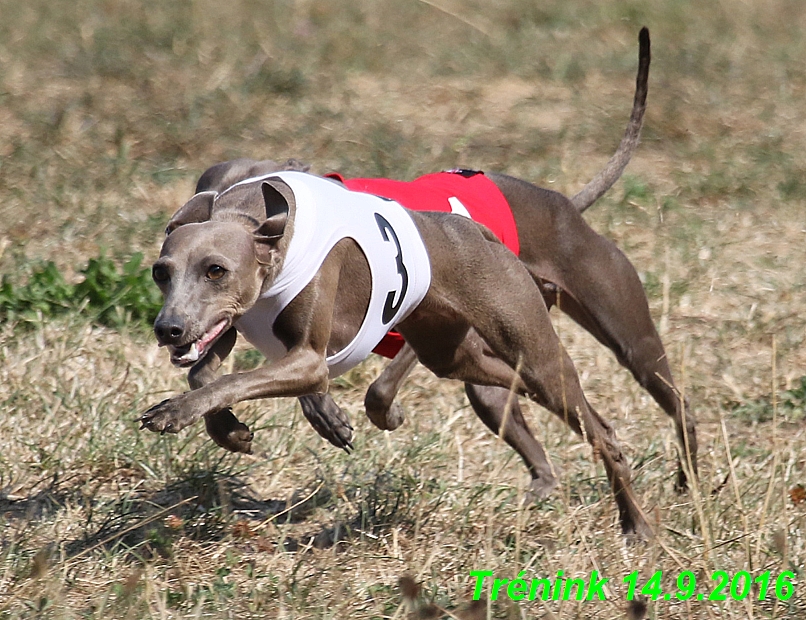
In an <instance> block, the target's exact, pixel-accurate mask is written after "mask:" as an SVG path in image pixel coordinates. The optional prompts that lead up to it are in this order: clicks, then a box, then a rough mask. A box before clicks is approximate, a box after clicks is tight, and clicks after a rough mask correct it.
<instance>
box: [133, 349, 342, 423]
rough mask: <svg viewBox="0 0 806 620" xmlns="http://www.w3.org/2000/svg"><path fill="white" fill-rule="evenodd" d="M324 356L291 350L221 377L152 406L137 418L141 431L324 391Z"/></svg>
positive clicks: (325, 366) (311, 350) (326, 381)
mask: <svg viewBox="0 0 806 620" xmlns="http://www.w3.org/2000/svg"><path fill="white" fill-rule="evenodd" d="M327 383H328V371H327V364H326V363H325V356H324V355H323V354H322V353H321V352H317V351H315V350H314V349H313V348H310V347H307V346H300V347H297V348H295V349H292V350H291V351H289V352H288V354H287V355H285V356H284V357H283V358H281V359H280V360H278V361H277V362H276V363H273V364H268V365H266V366H262V367H261V368H258V369H256V370H252V371H250V372H244V373H236V374H232V375H225V376H223V377H220V378H218V379H216V380H215V381H213V382H212V383H208V384H206V385H204V386H202V387H200V388H199V389H197V390H193V391H191V392H185V393H184V394H181V395H179V396H175V397H173V398H169V399H168V400H164V401H162V402H161V403H159V404H157V405H154V406H153V407H151V408H150V409H149V410H148V411H146V412H145V413H144V414H143V415H142V416H141V417H140V422H141V423H142V426H141V428H147V429H148V430H150V431H154V432H159V433H178V432H179V431H181V430H182V429H183V428H185V427H186V426H189V425H190V424H193V423H194V422H196V421H197V420H198V419H199V418H200V417H202V416H207V415H210V414H213V413H215V412H217V411H219V410H221V409H225V408H227V407H230V406H232V405H234V404H235V403H238V402H241V401H244V400H254V399H257V398H272V397H276V396H302V395H304V394H311V393H316V392H325V391H326V390H327Z"/></svg>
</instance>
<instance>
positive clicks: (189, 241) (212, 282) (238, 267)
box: [152, 178, 294, 366]
mask: <svg viewBox="0 0 806 620" xmlns="http://www.w3.org/2000/svg"><path fill="white" fill-rule="evenodd" d="M293 214H294V197H293V193H292V192H291V190H290V189H289V188H288V186H287V185H286V184H285V183H283V182H282V181H281V180H279V179H271V178H270V179H267V180H265V181H260V182H255V183H247V184H244V185H238V186H234V187H231V188H229V189H227V190H226V191H224V192H223V193H222V194H218V193H216V192H214V191H207V192H202V193H199V194H196V195H195V196H193V198H191V199H190V200H189V201H188V202H187V203H186V204H185V205H184V206H183V207H182V208H181V209H179V211H177V212H176V213H175V214H174V215H173V217H172V218H171V220H170V222H169V223H168V227H167V229H166V233H167V238H166V239H165V242H164V243H163V246H162V251H161V252H160V257H159V259H158V260H157V261H156V262H155V263H154V266H153V268H152V275H153V278H154V281H155V282H156V283H157V286H159V288H160V290H161V291H162V293H163V296H164V299H165V302H164V305H163V307H162V310H160V313H159V315H158V316H157V320H156V321H155V323H154V333H155V334H156V336H157V340H158V342H159V344H160V345H161V346H167V347H168V348H169V350H170V352H171V361H172V362H173V363H174V364H175V365H177V366H192V365H194V364H195V363H197V362H198V361H199V360H200V359H202V358H203V357H204V356H205V354H206V353H207V352H208V351H209V350H210V347H211V346H212V345H213V344H214V343H215V342H216V341H217V340H218V338H219V337H221V335H222V334H224V333H225V332H226V331H227V330H228V329H229V328H230V327H231V326H232V325H233V324H234V323H235V321H237V320H238V319H239V318H240V317H241V316H243V314H244V313H245V312H246V311H247V310H249V308H251V307H252V306H253V305H254V303H255V302H256V301H257V299H258V297H259V296H260V294H261V292H263V291H265V290H266V289H267V288H268V287H269V286H270V285H271V282H273V280H274V279H275V277H276V276H277V273H279V270H280V268H281V267H282V262H283V258H284V256H285V252H286V251H287V248H288V242H289V240H290V236H291V234H292V222H293Z"/></svg>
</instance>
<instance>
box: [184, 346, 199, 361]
mask: <svg viewBox="0 0 806 620" xmlns="http://www.w3.org/2000/svg"><path fill="white" fill-rule="evenodd" d="M185 359H186V360H189V361H191V362H195V361H196V360H198V359H199V349H198V347H197V346H196V343H195V342H194V343H193V344H192V345H190V351H188V352H187V354H186V355H185Z"/></svg>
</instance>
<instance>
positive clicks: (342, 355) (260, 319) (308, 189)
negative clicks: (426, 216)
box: [235, 172, 431, 376]
mask: <svg viewBox="0 0 806 620" xmlns="http://www.w3.org/2000/svg"><path fill="white" fill-rule="evenodd" d="M273 176H278V177H280V178H281V179H282V180H283V181H284V182H286V183H287V184H288V185H289V187H290V188H291V190H292V191H293V192H294V198H295V202H296V212H295V216H294V234H293V236H292V238H291V242H290V243H289V247H288V253H287V254H286V257H285V261H284V265H283V268H282V269H281V271H280V273H279V274H278V276H277V278H276V279H275V281H274V283H273V284H272V286H271V287H270V289H269V290H268V291H267V292H266V293H264V295H262V296H261V298H260V299H259V300H258V302H257V303H256V304H255V305H254V306H253V307H252V308H251V309H250V310H249V311H248V312H246V313H245V314H244V315H243V316H242V317H241V318H240V319H239V320H238V321H237V322H236V324H235V327H236V328H237V329H238V331H239V332H240V333H241V334H243V336H244V337H245V338H246V339H247V340H248V341H249V342H251V343H252V344H253V345H254V346H255V348H257V349H258V350H259V351H261V353H263V354H264V355H265V356H266V357H267V358H268V359H270V360H274V359H278V358H279V357H281V356H282V355H284V354H285V353H286V348H285V346H284V345H283V344H282V343H281V342H280V341H279V340H278V339H277V338H276V336H275V334H274V329H273V326H274V323H275V321H276V320H277V317H278V316H279V315H280V313H281V312H282V311H283V310H284V309H285V307H286V306H287V305H288V304H289V303H290V302H291V301H292V300H293V299H294V298H296V296H297V295H299V293H300V292H301V291H302V290H303V289H304V288H305V287H306V286H308V285H309V284H310V283H311V281H312V280H313V278H314V276H315V275H316V273H317V272H318V271H319V269H320V267H321V266H322V263H323V262H324V260H325V258H326V257H327V255H328V254H329V253H330V251H331V250H332V249H333V247H334V246H335V245H336V244H337V243H338V242H339V241H340V240H342V239H345V238H350V239H353V240H354V241H355V242H356V243H357V244H358V246H359V247H360V248H361V250H362V252H363V253H364V256H365V257H366V259H367V262H368V264H369V269H370V274H371V279H372V286H371V293H370V302H369V306H368V309H367V313H366V315H365V317H364V320H363V322H362V324H361V326H360V327H359V329H358V334H357V335H356V337H355V338H354V339H353V341H352V342H351V343H350V344H349V345H347V347H345V348H344V349H342V350H341V351H339V352H337V353H336V354H334V355H332V356H330V357H328V358H327V363H328V367H329V368H330V374H331V376H338V375H339V374H342V373H343V372H345V371H347V370H349V369H350V368H352V367H353V366H355V365H356V364H358V363H359V362H361V361H362V360H364V359H365V358H366V357H367V356H368V355H369V353H370V352H371V351H372V349H373V348H374V347H375V346H376V345H377V344H378V343H379V342H380V341H381V339H382V338H383V337H384V336H385V335H386V333H387V331H388V330H389V329H391V328H392V327H394V326H395V325H396V324H397V323H399V322H400V321H402V320H403V319H404V318H405V317H406V316H407V315H408V314H409V313H410V312H411V311H412V310H413V309H414V308H415V307H416V306H417V305H418V304H419V303H420V301H422V299H423V298H424V297H425V294H426V293H427V292H428V288H429V286H430V283H431V267H430V262H429V259H428V254H427V251H426V249H425V245H424V243H423V241H422V238H421V237H420V233H419V231H418V230H417V228H416V226H415V225H414V222H413V221H412V219H411V217H410V216H409V215H408V213H406V211H405V210H404V209H403V208H402V207H400V205H398V204H397V203H395V202H393V201H390V200H386V199H383V198H378V197H376V196H372V195H369V194H363V193H358V192H351V191H349V190H348V189H346V188H344V187H342V186H340V185H338V184H335V183H333V182H331V181H328V180H325V179H321V178H319V177H314V176H312V175H307V174H302V173H295V172H284V173H280V174H277V175H273ZM340 286H342V283H341V282H340ZM344 286H349V283H344Z"/></svg>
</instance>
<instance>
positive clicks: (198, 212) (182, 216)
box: [165, 192, 218, 236]
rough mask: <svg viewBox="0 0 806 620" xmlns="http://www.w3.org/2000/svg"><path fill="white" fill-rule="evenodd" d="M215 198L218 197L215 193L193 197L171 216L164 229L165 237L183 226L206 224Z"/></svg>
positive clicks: (202, 193)
mask: <svg viewBox="0 0 806 620" xmlns="http://www.w3.org/2000/svg"><path fill="white" fill-rule="evenodd" d="M216 196H218V193H217V192H201V193H199V194H196V195H195V196H193V198H191V199H190V200H188V201H187V202H186V203H185V204H184V205H183V206H182V207H180V209H179V210H178V211H177V212H176V213H174V214H173V216H171V219H170V221H169V222H168V226H166V228H165V236H168V235H170V234H171V233H172V232H173V231H175V230H176V229H177V228H179V227H180V226H184V225H185V224H196V223H198V222H207V221H208V220H209V219H210V213H212V211H213V202H215V198H216Z"/></svg>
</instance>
